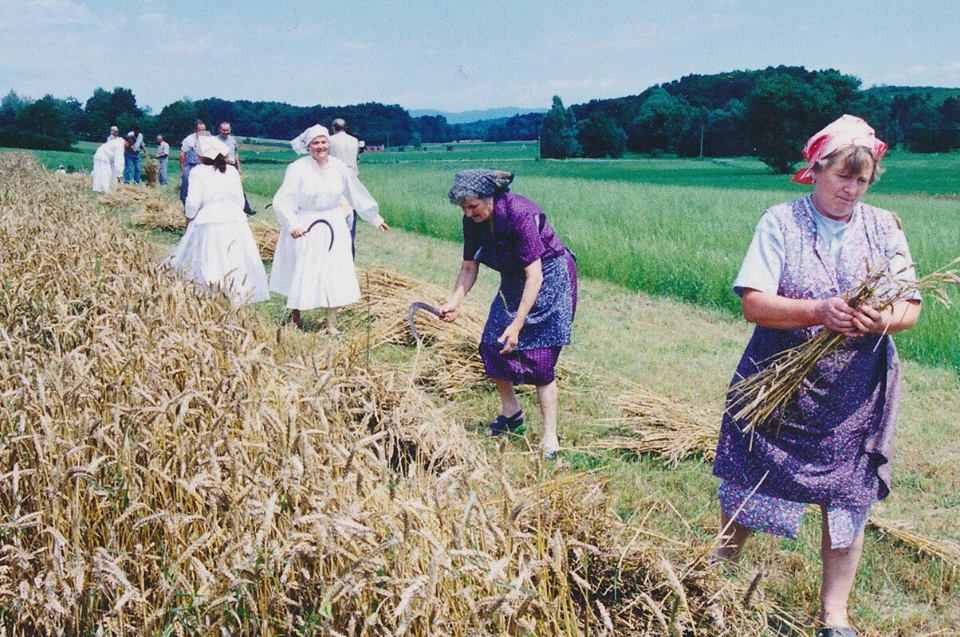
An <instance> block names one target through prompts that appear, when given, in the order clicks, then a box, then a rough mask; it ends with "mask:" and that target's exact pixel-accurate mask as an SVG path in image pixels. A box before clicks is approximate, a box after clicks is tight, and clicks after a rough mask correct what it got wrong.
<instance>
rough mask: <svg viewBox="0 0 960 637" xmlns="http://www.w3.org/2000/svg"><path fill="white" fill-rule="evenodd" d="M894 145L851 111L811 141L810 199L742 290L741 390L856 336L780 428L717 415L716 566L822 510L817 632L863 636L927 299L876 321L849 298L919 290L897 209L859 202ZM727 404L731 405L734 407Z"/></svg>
mask: <svg viewBox="0 0 960 637" xmlns="http://www.w3.org/2000/svg"><path fill="white" fill-rule="evenodd" d="M886 148H887V145H886V144H884V143H883V142H882V141H880V140H879V139H877V138H876V136H875V135H874V131H873V129H872V128H870V126H869V125H867V123H866V122H865V121H863V120H862V119H860V118H858V117H853V116H850V115H844V116H843V117H841V118H840V119H838V120H836V121H835V122H833V123H832V124H830V125H829V126H827V127H826V128H824V129H823V130H821V131H820V132H818V133H817V134H815V135H814V136H813V137H811V138H810V141H808V142H807V145H806V146H805V147H804V150H803V157H804V158H805V159H806V160H807V165H806V167H805V168H804V169H803V170H801V171H799V172H798V173H797V174H796V175H795V176H794V179H793V181H795V182H799V183H804V184H812V185H813V192H812V193H811V194H809V195H807V196H806V197H802V198H800V199H796V200H794V201H790V202H787V203H783V204H780V205H778V206H774V207H773V208H770V209H769V210H767V211H766V212H765V213H764V215H763V217H762V218H761V220H760V222H759V223H758V224H757V229H756V232H755V234H754V236H753V241H752V242H751V244H750V247H749V249H748V250H747V255H746V258H745V259H744V262H743V265H742V266H741V268H740V273H739V274H738V275H737V279H736V281H735V282H734V287H733V289H734V291H735V292H736V293H737V294H738V295H740V297H741V299H742V304H743V314H744V317H745V318H746V319H747V320H748V321H750V322H751V323H755V324H756V325H757V327H756V329H755V331H754V333H753V337H752V338H751V339H750V342H749V344H748V345H747V348H746V351H745V352H744V353H743V357H742V358H741V360H740V364H739V366H738V367H737V371H736V374H735V375H734V379H733V382H736V381H739V380H741V379H743V378H746V377H748V376H751V375H753V374H756V373H757V372H758V371H760V370H761V369H763V368H764V367H765V365H766V364H767V361H768V360H769V358H770V357H771V356H773V355H775V354H777V353H779V352H782V351H784V350H786V349H788V348H790V347H794V346H796V345H799V344H800V343H802V342H804V341H805V340H807V339H809V338H812V337H813V336H814V335H816V334H818V333H819V332H820V331H822V330H825V329H826V330H832V331H835V332H840V333H843V334H846V335H847V336H848V338H847V340H846V342H845V344H844V346H843V347H841V349H840V350H839V351H838V353H837V355H836V356H830V357H827V358H826V359H825V360H822V361H820V362H819V363H817V366H816V369H815V370H814V371H813V372H812V373H811V374H810V375H809V376H808V378H811V379H813V381H812V382H810V383H809V384H807V385H805V386H804V388H803V389H802V390H801V391H800V392H799V393H798V395H797V397H796V399H795V400H794V401H793V402H792V403H791V404H790V405H789V406H788V407H787V409H786V410H785V411H784V413H783V414H782V419H778V421H777V423H776V426H770V427H763V428H759V429H757V430H755V431H754V432H752V435H751V433H744V431H745V429H746V427H745V426H744V423H738V422H737V421H736V420H735V419H734V418H733V417H732V416H731V414H730V411H732V410H730V409H728V410H727V413H725V414H724V417H723V427H722V430H721V434H720V441H719V443H718V447H717V459H716V461H715V463H714V474H715V475H717V476H718V477H720V478H721V479H722V480H723V482H722V483H721V485H720V505H721V515H720V520H721V528H722V529H723V531H722V533H723V535H724V538H723V539H724V545H723V546H721V547H720V549H719V550H718V551H717V555H718V556H719V557H721V558H726V559H730V560H736V559H737V557H738V556H739V553H740V550H741V549H742V548H743V544H744V542H745V541H746V539H747V537H748V536H749V535H750V533H751V532H752V530H761V531H765V532H768V533H774V534H777V535H782V536H787V537H796V535H797V531H798V530H799V527H800V521H801V519H802V517H803V512H804V509H805V508H806V505H807V504H817V505H819V506H820V508H821V511H822V513H823V523H822V540H821V556H822V561H823V582H822V586H821V590H820V603H821V608H820V621H821V624H822V625H821V628H820V629H819V631H818V633H817V634H818V635H821V636H824V637H832V636H843V637H847V636H850V635H856V632H855V631H854V630H853V628H851V627H850V623H849V618H848V617H847V601H848V598H849V595H850V590H851V588H852V587H853V580H854V576H855V575H856V572H857V567H858V565H859V562H860V555H861V552H862V549H863V530H864V526H865V524H866V521H867V515H868V514H869V512H870V507H871V506H872V505H873V503H874V502H876V501H877V500H878V499H882V498H884V497H886V496H887V494H888V493H889V492H890V470H891V461H892V456H893V435H894V421H895V418H896V413H897V407H898V403H899V399H900V382H899V375H900V364H899V359H898V357H897V350H896V347H895V346H894V343H893V339H892V338H891V335H892V334H895V333H896V332H899V331H901V330H905V329H908V328H910V327H912V326H913V325H914V323H915V322H916V320H917V318H918V316H919V315H920V299H919V297H917V298H915V299H912V300H909V301H903V302H901V303H898V304H896V305H895V306H894V307H892V308H890V309H888V310H886V311H884V312H879V311H877V310H876V309H874V308H873V307H870V306H868V305H861V306H859V307H851V306H850V305H849V304H848V303H847V301H846V300H845V294H846V293H847V292H848V291H849V290H851V289H853V288H855V287H856V286H857V285H858V284H859V283H860V282H861V281H862V280H863V279H864V278H865V276H866V275H867V273H868V272H869V271H871V270H873V269H875V268H877V267H883V266H885V267H886V268H887V269H888V271H889V272H890V273H891V275H893V276H895V277H898V278H901V279H905V280H912V279H913V277H914V272H913V268H912V263H911V259H910V251H909V248H908V247H907V242H906V238H905V237H904V234H903V231H902V230H901V229H900V224H899V221H898V220H897V217H896V216H894V214H893V213H891V212H889V211H887V210H883V209H880V208H875V207H873V206H870V205H867V204H865V203H862V202H861V201H860V200H861V198H862V197H863V196H864V194H865V193H866V192H867V189H868V188H869V187H870V184H872V183H873V182H874V181H876V179H877V177H878V176H879V174H880V160H881V158H882V157H883V154H884V152H885V151H886ZM729 401H730V397H729V396H728V405H729Z"/></svg>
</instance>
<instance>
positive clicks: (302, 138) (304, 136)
mask: <svg viewBox="0 0 960 637" xmlns="http://www.w3.org/2000/svg"><path fill="white" fill-rule="evenodd" d="M321 135H323V136H324V137H326V138H327V139H329V138H330V131H328V130H327V127H326V126H321V125H320V124H314V125H313V126H311V127H310V128H308V129H307V130H305V131H303V132H302V133H300V134H299V135H298V136H297V137H295V138H294V139H292V140H290V145H291V146H293V150H295V151H297V154H298V155H306V154H307V153H309V152H310V151H309V150H307V145H308V144H309V143H310V142H312V141H313V140H314V139H316V138H317V137H320V136H321Z"/></svg>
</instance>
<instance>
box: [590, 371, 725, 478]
mask: <svg viewBox="0 0 960 637" xmlns="http://www.w3.org/2000/svg"><path fill="white" fill-rule="evenodd" d="M610 404H611V405H612V406H613V407H615V408H617V409H618V410H619V411H620V415H619V416H616V417H613V418H605V419H604V420H603V422H605V423H610V424H612V425H614V430H613V432H612V433H613V435H610V436H605V437H603V438H600V439H599V440H597V441H596V442H594V443H593V445H592V446H593V447H594V448H597V449H616V450H621V451H626V452H629V453H635V454H638V455H639V454H644V453H653V454H656V455H658V456H661V457H663V458H664V459H665V460H666V461H667V462H668V463H669V464H671V465H672V466H676V465H677V464H679V463H680V461H681V460H684V459H686V458H689V457H691V456H694V455H700V456H702V457H703V458H704V459H706V460H713V457H714V455H715V454H716V447H717V437H718V436H719V434H720V426H719V419H718V418H717V417H714V416H712V415H710V414H707V413H705V412H702V411H697V410H695V409H693V408H692V407H690V406H689V405H686V404H684V403H681V402H678V401H675V400H672V399H670V398H667V397H665V396H661V395H659V394H655V393H653V392H652V391H650V390H649V389H646V388H645V387H642V386H640V385H636V384H631V385H630V386H629V388H628V391H627V392H626V393H624V394H622V395H620V396H617V397H616V398H614V399H612V400H611V401H610Z"/></svg>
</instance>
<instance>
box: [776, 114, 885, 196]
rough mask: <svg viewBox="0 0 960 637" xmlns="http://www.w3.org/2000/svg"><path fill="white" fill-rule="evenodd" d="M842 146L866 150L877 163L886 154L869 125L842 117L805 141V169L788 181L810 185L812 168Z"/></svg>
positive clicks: (883, 144)
mask: <svg viewBox="0 0 960 637" xmlns="http://www.w3.org/2000/svg"><path fill="white" fill-rule="evenodd" d="M844 146H863V147H864V148H868V149H870V150H871V151H873V156H874V157H875V158H876V160H877V161H878V162H879V161H880V158H881V157H883V154H884V153H885V152H887V145H886V143H884V142H882V141H880V140H879V139H877V136H876V135H875V134H874V131H873V129H872V128H870V125H869V124H867V123H866V122H865V121H863V120H862V119H860V118H859V117H854V116H853V115H844V116H843V117H840V118H839V119H837V120H834V121H833V122H831V123H830V124H828V125H827V126H826V127H825V128H824V129H823V130H821V131H819V132H818V133H816V134H815V135H814V136H813V137H811V138H810V139H809V140H807V144H806V146H804V147H803V158H804V159H806V160H807V167H806V168H804V169H802V170H799V171H797V174H796V175H794V176H793V179H791V180H790V181H792V182H795V183H798V184H812V183H813V166H814V165H815V164H816V163H817V162H818V161H820V160H821V159H823V158H824V157H826V156H827V155H829V154H830V153H832V152H833V151H835V150H837V149H838V148H843V147H844Z"/></svg>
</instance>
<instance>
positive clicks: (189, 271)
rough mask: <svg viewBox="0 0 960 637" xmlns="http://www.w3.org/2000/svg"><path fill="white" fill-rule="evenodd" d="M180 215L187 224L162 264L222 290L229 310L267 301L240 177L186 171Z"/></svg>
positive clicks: (230, 172)
mask: <svg viewBox="0 0 960 637" xmlns="http://www.w3.org/2000/svg"><path fill="white" fill-rule="evenodd" d="M185 212H186V215H187V218H188V219H191V221H190V225H188V226H187V231H186V232H185V233H184V235H183V238H182V239H180V243H178V244H177V246H176V247H175V248H174V249H173V252H172V253H171V254H170V256H169V257H167V259H166V260H165V261H164V263H165V264H167V265H169V266H170V267H172V268H173V269H175V270H176V271H177V272H178V273H179V274H180V275H181V276H182V277H184V278H185V279H187V280H189V281H194V282H196V283H199V284H201V285H205V286H208V287H210V288H212V289H219V290H222V291H223V293H224V294H226V296H227V297H228V298H229V299H230V302H231V304H233V305H234V306H238V305H243V304H244V303H256V302H258V301H265V300H267V299H269V298H270V291H269V289H268V287H267V272H266V270H265V269H264V267H263V261H261V260H260V251H259V250H258V249H257V243H256V241H255V240H254V238H253V233H252V232H250V225H249V224H248V223H247V216H246V215H245V214H243V189H242V187H241V185H240V174H239V173H238V172H237V169H236V168H234V167H233V166H227V171H226V172H224V173H221V172H220V171H219V170H217V169H216V168H214V167H213V166H206V165H199V166H195V167H194V168H193V170H191V171H190V190H189V192H188V193H187V200H186V203H185Z"/></svg>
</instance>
